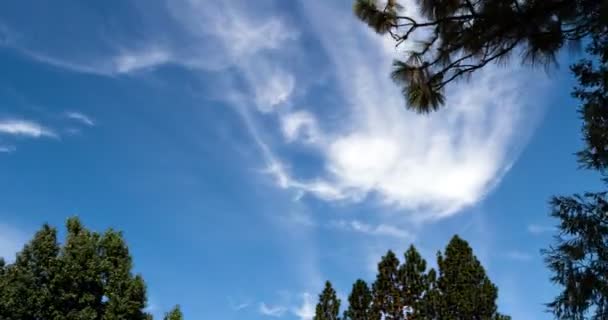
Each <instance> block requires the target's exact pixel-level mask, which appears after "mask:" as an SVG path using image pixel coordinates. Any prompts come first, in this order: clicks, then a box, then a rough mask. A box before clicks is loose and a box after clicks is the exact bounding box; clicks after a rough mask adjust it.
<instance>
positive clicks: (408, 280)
mask: <svg viewBox="0 0 608 320" xmlns="http://www.w3.org/2000/svg"><path fill="white" fill-rule="evenodd" d="M399 283H400V286H401V296H402V297H403V304H404V306H406V308H405V311H404V313H405V318H406V319H424V318H425V317H426V316H427V313H428V312H429V308H428V303H429V301H428V300H427V299H426V298H427V295H428V294H430V293H429V289H430V283H429V276H428V275H427V273H426V261H425V260H424V259H423V258H422V256H421V255H420V253H418V251H417V250H416V248H415V247H414V246H413V245H412V246H410V248H409V249H408V250H407V251H406V252H405V260H404V262H403V264H402V265H401V266H400V267H399Z"/></svg>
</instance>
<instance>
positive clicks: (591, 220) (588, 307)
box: [543, 193, 608, 320]
mask: <svg viewBox="0 0 608 320" xmlns="http://www.w3.org/2000/svg"><path fill="white" fill-rule="evenodd" d="M551 205H552V213H551V214H552V216H553V217H555V218H557V219H559V221H560V224H559V231H560V232H559V234H558V235H557V236H556V237H555V243H554V244H553V245H552V246H551V247H550V248H549V249H547V250H545V251H544V252H543V253H544V255H545V261H546V262H547V265H548V267H549V269H550V270H551V271H552V272H553V277H552V280H553V281H554V282H555V283H557V284H559V285H560V286H561V287H562V288H563V290H562V292H561V293H560V294H559V295H558V296H557V297H556V298H555V299H554V301H552V302H551V303H550V304H549V305H548V306H549V308H550V310H551V311H552V312H553V313H554V314H555V315H556V317H557V318H558V319H574V320H579V319H588V318H590V319H606V318H607V317H608V278H607V275H608V215H607V213H608V198H607V197H606V193H588V194H585V195H583V196H579V195H575V196H572V197H555V198H554V199H553V200H552V202H551Z"/></svg>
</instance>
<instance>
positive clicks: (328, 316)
mask: <svg viewBox="0 0 608 320" xmlns="http://www.w3.org/2000/svg"><path fill="white" fill-rule="evenodd" d="M339 313H340V299H338V297H337V296H336V291H335V290H334V288H332V286H331V283H330V282H329V281H326V282H325V288H324V289H323V292H322V293H321V294H320V295H319V303H317V308H316V309H315V316H314V318H313V319H314V320H338V319H340V317H339Z"/></svg>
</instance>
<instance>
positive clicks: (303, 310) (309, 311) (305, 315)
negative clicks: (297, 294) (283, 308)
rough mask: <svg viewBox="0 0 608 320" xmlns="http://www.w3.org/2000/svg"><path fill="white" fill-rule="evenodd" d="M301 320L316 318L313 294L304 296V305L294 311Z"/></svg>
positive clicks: (304, 294)
mask: <svg viewBox="0 0 608 320" xmlns="http://www.w3.org/2000/svg"><path fill="white" fill-rule="evenodd" d="M292 312H293V314H294V315H296V316H297V317H298V318H300V320H311V319H312V318H313V317H314V316H315V304H314V300H313V297H312V295H311V294H309V293H303V294H302V304H301V305H299V306H298V307H296V308H294V309H293V310H292Z"/></svg>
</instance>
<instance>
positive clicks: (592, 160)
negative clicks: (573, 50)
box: [571, 32, 608, 175]
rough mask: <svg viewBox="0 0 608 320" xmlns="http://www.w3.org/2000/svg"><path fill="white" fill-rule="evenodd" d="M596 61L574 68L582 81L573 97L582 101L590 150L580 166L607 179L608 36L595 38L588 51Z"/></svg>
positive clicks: (586, 149) (585, 134) (581, 63)
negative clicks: (597, 172) (595, 171)
mask: <svg viewBox="0 0 608 320" xmlns="http://www.w3.org/2000/svg"><path fill="white" fill-rule="evenodd" d="M587 52H588V53H589V55H590V56H591V57H595V59H594V60H595V61H593V60H589V59H584V60H582V61H581V62H579V63H577V64H575V65H573V66H572V68H571V69H572V72H573V73H574V75H575V76H576V79H577V80H578V86H577V87H576V88H575V90H574V92H573V96H574V97H575V98H577V99H579V100H580V101H581V103H582V104H581V106H580V109H579V112H580V114H581V116H582V118H583V130H582V133H583V138H584V141H585V144H586V148H585V149H584V150H582V151H581V152H579V153H578V156H579V161H580V163H581V164H582V165H583V166H584V167H586V168H590V169H595V170H598V171H599V172H600V173H602V174H603V175H606V169H607V168H608V108H607V107H606V104H607V102H608V93H607V89H608V66H607V63H608V32H606V33H604V34H602V35H596V36H595V37H593V38H592V41H591V43H590V44H589V46H588V48H587Z"/></svg>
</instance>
